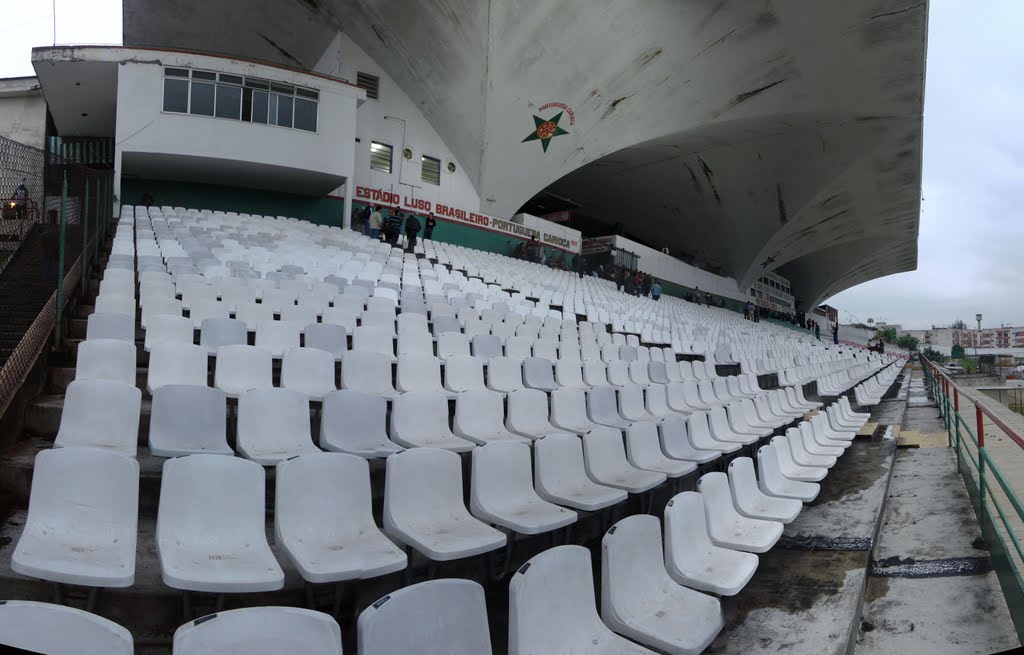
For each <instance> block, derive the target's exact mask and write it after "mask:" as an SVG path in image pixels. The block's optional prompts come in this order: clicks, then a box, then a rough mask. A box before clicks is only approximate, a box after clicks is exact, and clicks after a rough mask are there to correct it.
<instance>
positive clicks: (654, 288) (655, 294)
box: [651, 280, 661, 300]
mask: <svg viewBox="0 0 1024 655" xmlns="http://www.w3.org/2000/svg"><path fill="white" fill-rule="evenodd" d="M651 298H653V299H654V300H661V283H660V282H658V281H657V280H655V281H654V284H652V285H651Z"/></svg>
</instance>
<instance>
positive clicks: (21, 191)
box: [11, 177, 28, 220]
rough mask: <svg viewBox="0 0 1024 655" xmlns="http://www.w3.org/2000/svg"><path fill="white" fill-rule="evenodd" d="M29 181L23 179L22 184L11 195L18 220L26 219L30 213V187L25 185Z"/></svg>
mask: <svg viewBox="0 0 1024 655" xmlns="http://www.w3.org/2000/svg"><path fill="white" fill-rule="evenodd" d="M27 181H28V179H27V178H24V177H23V178H21V184H19V185H18V186H17V187H16V188H15V189H14V193H12V194H11V200H13V201H14V209H15V213H16V214H17V218H18V220H22V219H24V218H25V215H26V213H27V211H28V187H27V186H26V185H25V182H27Z"/></svg>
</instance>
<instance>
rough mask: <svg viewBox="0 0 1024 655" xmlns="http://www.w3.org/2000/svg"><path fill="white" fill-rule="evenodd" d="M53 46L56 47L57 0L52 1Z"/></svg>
mask: <svg viewBox="0 0 1024 655" xmlns="http://www.w3.org/2000/svg"><path fill="white" fill-rule="evenodd" d="M53 45H57V0H53Z"/></svg>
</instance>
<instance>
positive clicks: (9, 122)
mask: <svg viewBox="0 0 1024 655" xmlns="http://www.w3.org/2000/svg"><path fill="white" fill-rule="evenodd" d="M2 89H3V88H2V85H0V136H2V137H5V138H7V139H11V140H12V141H17V142H18V143H23V144H25V145H27V146H32V147H33V148H39V149H42V148H43V146H44V145H45V141H46V100H44V99H43V94H42V93H41V92H39V91H31V92H26V93H24V94H16V95H6V94H3V93H2Z"/></svg>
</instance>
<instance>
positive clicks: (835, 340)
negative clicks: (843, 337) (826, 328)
mask: <svg viewBox="0 0 1024 655" xmlns="http://www.w3.org/2000/svg"><path fill="white" fill-rule="evenodd" d="M832 343H833V344H835V345H837V346H838V345H839V323H836V324H834V325H833V326H832Z"/></svg>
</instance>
